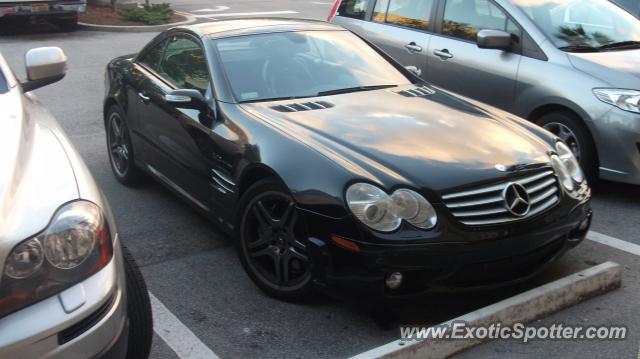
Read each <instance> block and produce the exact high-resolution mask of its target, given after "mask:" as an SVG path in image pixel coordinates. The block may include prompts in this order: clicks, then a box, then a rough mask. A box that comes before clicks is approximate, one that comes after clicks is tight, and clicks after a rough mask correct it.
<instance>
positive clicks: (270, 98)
mask: <svg viewBox="0 0 640 359" xmlns="http://www.w3.org/2000/svg"><path fill="white" fill-rule="evenodd" d="M315 96H316V95H305V96H282V97H269V98H255V99H251V100H243V101H238V103H251V102H268V101H280V100H295V99H298V98H309V97H315Z"/></svg>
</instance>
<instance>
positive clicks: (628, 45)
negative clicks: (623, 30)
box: [599, 41, 640, 50]
mask: <svg viewBox="0 0 640 359" xmlns="http://www.w3.org/2000/svg"><path fill="white" fill-rule="evenodd" d="M638 48H640V41H619V42H612V43H610V44H606V45H602V46H600V47H599V49H602V50H613V49H638Z"/></svg>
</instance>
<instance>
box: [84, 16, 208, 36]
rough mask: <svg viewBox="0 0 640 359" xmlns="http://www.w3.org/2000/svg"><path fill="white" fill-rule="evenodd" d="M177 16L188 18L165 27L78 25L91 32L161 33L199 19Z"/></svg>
mask: <svg viewBox="0 0 640 359" xmlns="http://www.w3.org/2000/svg"><path fill="white" fill-rule="evenodd" d="M175 13H176V14H179V15H182V16H184V17H186V18H187V20H185V21H180V22H174V23H172V24H164V25H141V26H115V25H95V24H86V23H84V22H79V23H78V29H80V30H89V31H110V32H160V31H164V30H166V29H170V28H172V27H174V26H179V25H189V24H193V23H195V22H196V21H198V19H197V18H196V17H195V16H193V15H191V14H188V13H186V12H182V11H176V12H175Z"/></svg>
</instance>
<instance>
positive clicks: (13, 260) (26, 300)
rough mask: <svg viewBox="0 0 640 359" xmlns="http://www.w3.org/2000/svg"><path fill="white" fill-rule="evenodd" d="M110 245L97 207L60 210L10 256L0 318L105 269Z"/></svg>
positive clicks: (1, 284)
mask: <svg viewBox="0 0 640 359" xmlns="http://www.w3.org/2000/svg"><path fill="white" fill-rule="evenodd" d="M111 241H112V239H111V235H110V233H109V229H108V225H107V223H106V222H105V219H104V216H103V215H102V211H101V210H100V208H98V206H96V205H95V204H93V203H91V202H87V201H75V202H71V203H69V204H66V205H64V206H63V207H61V208H60V209H58V211H56V213H55V215H54V216H53V219H52V220H51V223H50V224H49V226H48V227H47V228H46V229H45V230H44V231H43V232H42V233H41V234H39V235H37V236H35V237H34V238H30V239H28V240H26V241H23V242H22V243H20V244H18V245H17V246H16V247H15V248H14V249H13V250H12V251H11V253H9V256H8V257H7V259H6V261H5V266H4V271H3V276H2V277H0V318H1V317H3V316H5V315H7V314H9V313H13V312H15V311H17V310H18V309H21V308H24V307H26V306H29V305H31V304H33V303H35V302H37V301H40V300H42V299H45V298H47V297H50V296H52V295H55V294H57V293H59V292H61V291H63V290H64V289H66V288H68V287H70V286H72V285H74V284H77V283H78V282H80V281H82V280H84V279H86V278H88V277H89V276H91V275H92V274H94V273H96V272H97V271H99V270H100V269H102V268H104V267H105V266H106V265H107V264H108V263H109V261H110V260H111V257H112V256H113V247H112V246H113V244H112V242H111Z"/></svg>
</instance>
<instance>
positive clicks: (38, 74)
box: [22, 47, 67, 92]
mask: <svg viewBox="0 0 640 359" xmlns="http://www.w3.org/2000/svg"><path fill="white" fill-rule="evenodd" d="M24 63H25V67H26V70H27V81H25V82H23V83H22V89H23V91H24V92H29V91H33V90H35V89H37V88H40V87H42V86H46V85H49V84H52V83H54V82H57V81H60V80H62V78H63V77H64V75H65V74H66V72H67V56H66V55H65V54H64V52H63V51H62V49H60V48H59V47H38V48H35V49H31V50H29V51H27V53H26V54H25V55H24Z"/></svg>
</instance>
